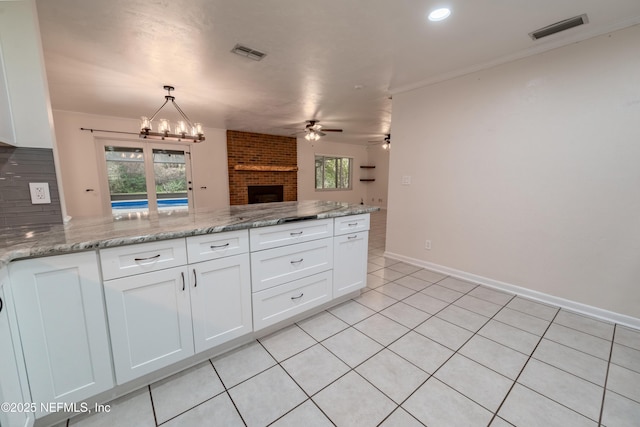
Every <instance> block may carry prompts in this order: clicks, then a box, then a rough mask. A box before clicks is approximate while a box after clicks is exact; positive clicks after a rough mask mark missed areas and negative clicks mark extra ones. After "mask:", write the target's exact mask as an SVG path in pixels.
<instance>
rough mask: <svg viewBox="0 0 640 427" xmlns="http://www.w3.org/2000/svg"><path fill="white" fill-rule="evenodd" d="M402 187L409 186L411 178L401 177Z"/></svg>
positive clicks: (407, 176)
mask: <svg viewBox="0 0 640 427" xmlns="http://www.w3.org/2000/svg"><path fill="white" fill-rule="evenodd" d="M402 185H411V176H409V175H402Z"/></svg>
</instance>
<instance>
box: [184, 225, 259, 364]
mask: <svg viewBox="0 0 640 427" xmlns="http://www.w3.org/2000/svg"><path fill="white" fill-rule="evenodd" d="M245 234H246V233H245ZM189 272H190V282H191V289H190V292H191V315H192V318H193V335H194V344H195V351H196V353H199V352H201V351H204V350H207V349H209V348H213V347H215V346H216V345H218V344H222V343H224V342H227V341H229V340H231V339H233V338H237V337H240V336H242V335H244V334H247V333H250V332H251V331H252V327H251V274H250V271H249V254H241V255H235V256H231V257H226V258H220V259H216V260H212V261H206V262H201V263H198V264H190V265H189Z"/></svg>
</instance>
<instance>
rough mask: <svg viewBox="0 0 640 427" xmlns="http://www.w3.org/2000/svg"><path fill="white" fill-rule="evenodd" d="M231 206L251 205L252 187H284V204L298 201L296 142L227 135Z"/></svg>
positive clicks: (285, 138)
mask: <svg viewBox="0 0 640 427" xmlns="http://www.w3.org/2000/svg"><path fill="white" fill-rule="evenodd" d="M227 162H228V171H229V204H231V205H246V204H248V203H249V195H248V191H249V190H248V188H249V187H250V186H267V185H269V186H279V185H282V193H283V197H282V198H283V201H285V202H287V201H295V200H297V198H298V166H297V165H298V149H297V142H296V138H291V137H288V136H277V135H265V134H260V133H250V132H240V131H234V130H228V131H227Z"/></svg>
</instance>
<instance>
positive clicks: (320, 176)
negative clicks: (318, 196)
mask: <svg viewBox="0 0 640 427" xmlns="http://www.w3.org/2000/svg"><path fill="white" fill-rule="evenodd" d="M350 189H351V158H349V157H329V156H316V190H350Z"/></svg>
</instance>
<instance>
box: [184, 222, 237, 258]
mask: <svg viewBox="0 0 640 427" xmlns="http://www.w3.org/2000/svg"><path fill="white" fill-rule="evenodd" d="M248 252H249V234H248V232H247V230H237V231H225V232H224V233H212V234H203V235H201V236H191V237H187V255H188V259H189V263H190V264H193V263H195V262H201V261H208V260H212V259H218V258H224V257H228V256H231V255H238V254H246V253H248Z"/></svg>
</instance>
